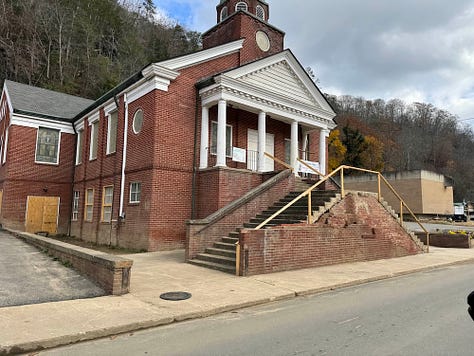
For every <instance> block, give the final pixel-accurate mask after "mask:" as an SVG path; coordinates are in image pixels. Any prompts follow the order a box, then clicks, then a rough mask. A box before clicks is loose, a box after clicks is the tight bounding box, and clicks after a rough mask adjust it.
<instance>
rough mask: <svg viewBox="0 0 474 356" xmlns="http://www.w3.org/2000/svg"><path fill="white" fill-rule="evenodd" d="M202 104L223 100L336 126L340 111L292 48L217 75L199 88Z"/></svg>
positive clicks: (279, 115)
mask: <svg viewBox="0 0 474 356" xmlns="http://www.w3.org/2000/svg"><path fill="white" fill-rule="evenodd" d="M199 93H200V96H201V99H202V105H204V106H212V105H214V104H216V103H217V102H218V101H219V100H226V101H229V102H232V104H233V106H234V107H240V108H242V109H244V110H247V111H253V112H260V111H263V112H266V113H267V114H269V115H271V116H272V117H273V118H275V119H279V120H282V121H292V120H295V121H298V122H300V123H301V124H305V125H307V126H310V127H319V128H325V129H333V128H334V127H335V126H336V124H335V123H334V121H333V118H334V117H335V116H336V113H335V112H334V110H333V109H332V107H331V105H330V104H329V103H328V101H327V100H326V98H325V97H324V95H323V94H322V93H321V91H320V90H319V89H318V87H317V86H316V84H315V83H314V82H313V81H312V80H311V78H310V77H309V76H308V74H307V73H306V71H305V70H304V68H303V67H302V66H301V64H300V63H299V62H298V60H297V59H296V58H295V56H294V55H293V53H292V52H291V51H290V50H285V51H283V52H280V53H278V54H275V55H273V56H269V57H266V58H264V59H261V60H258V61H255V62H252V63H250V64H247V65H244V66H242V67H239V68H236V69H232V70H230V71H227V72H224V73H221V74H219V75H217V76H215V77H214V78H213V80H212V82H211V83H210V84H209V85H208V86H206V87H204V88H201V90H200V91H199Z"/></svg>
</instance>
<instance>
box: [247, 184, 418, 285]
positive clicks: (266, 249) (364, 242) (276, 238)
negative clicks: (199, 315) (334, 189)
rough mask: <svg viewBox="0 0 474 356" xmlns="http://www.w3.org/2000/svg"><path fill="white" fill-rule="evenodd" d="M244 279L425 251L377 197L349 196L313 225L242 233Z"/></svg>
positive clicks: (285, 226)
mask: <svg viewBox="0 0 474 356" xmlns="http://www.w3.org/2000/svg"><path fill="white" fill-rule="evenodd" d="M239 241H240V245H241V246H242V253H241V259H240V265H241V271H242V275H246V276H249V275H255V274H263V273H272V272H279V271H287V270H293V269H300V268H311V267H318V266H327V265H332V264H341V263H348V262H357V261H370V260H377V259H385V258H394V257H402V256H408V255H414V254H418V253H422V252H423V249H422V247H421V245H420V244H419V243H417V242H416V241H415V240H414V239H413V237H412V236H410V234H409V233H407V231H406V230H405V229H404V228H403V227H401V226H400V224H399V222H398V221H397V219H396V218H394V217H393V216H392V214H391V213H390V212H389V211H388V210H387V209H386V207H384V206H383V205H382V204H381V203H380V202H378V200H377V198H376V197H375V196H374V195H373V194H367V193H356V192H354V193H350V194H347V195H346V196H345V198H344V199H342V200H340V201H339V202H338V203H336V204H334V205H333V206H332V207H331V208H330V209H329V210H328V211H326V212H325V213H323V214H322V215H321V216H320V218H319V220H318V221H317V222H316V223H315V224H313V225H307V224H296V225H283V226H278V227H274V228H269V229H262V230H249V229H244V230H242V231H241V232H240V237H239Z"/></svg>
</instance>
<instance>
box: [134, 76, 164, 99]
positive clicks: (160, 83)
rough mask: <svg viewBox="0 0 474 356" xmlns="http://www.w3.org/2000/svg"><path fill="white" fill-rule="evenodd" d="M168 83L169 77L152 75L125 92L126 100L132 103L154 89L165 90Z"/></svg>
mask: <svg viewBox="0 0 474 356" xmlns="http://www.w3.org/2000/svg"><path fill="white" fill-rule="evenodd" d="M170 84H171V81H170V80H169V79H163V78H160V77H152V78H151V79H149V80H147V81H146V82H144V83H142V84H140V85H139V86H138V87H136V88H134V89H132V90H130V91H128V92H127V96H128V102H129V103H132V102H134V101H135V100H137V99H139V98H141V97H142V96H145V95H146V94H148V93H149V92H151V91H153V90H155V89H156V90H161V91H165V92H167V91H168V87H169V85H170Z"/></svg>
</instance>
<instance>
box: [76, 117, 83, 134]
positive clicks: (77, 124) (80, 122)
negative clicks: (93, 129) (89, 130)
mask: <svg viewBox="0 0 474 356" xmlns="http://www.w3.org/2000/svg"><path fill="white" fill-rule="evenodd" d="M74 128H75V129H76V131H80V130H84V119H83V118H82V119H81V120H79V121H78V122H76V123H75V124H74Z"/></svg>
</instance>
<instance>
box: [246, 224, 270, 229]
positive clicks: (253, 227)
mask: <svg viewBox="0 0 474 356" xmlns="http://www.w3.org/2000/svg"><path fill="white" fill-rule="evenodd" d="M258 225H260V223H258V224H257V223H245V224H244V227H245V228H247V229H255V228H256V227H257V226H258ZM277 225H278V224H275V223H273V222H269V223H268V224H266V225H265V226H264V228H266V227H272V226H277Z"/></svg>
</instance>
